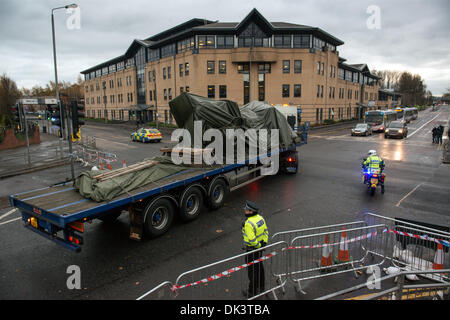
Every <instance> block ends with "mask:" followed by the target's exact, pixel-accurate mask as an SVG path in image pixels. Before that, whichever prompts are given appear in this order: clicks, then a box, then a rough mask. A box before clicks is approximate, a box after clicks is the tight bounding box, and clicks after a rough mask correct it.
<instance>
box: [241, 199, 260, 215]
mask: <svg viewBox="0 0 450 320" xmlns="http://www.w3.org/2000/svg"><path fill="white" fill-rule="evenodd" d="M244 209H245V210H250V211H253V212H258V211H259V208H258V206H257V205H256V203H254V202H253V201H250V200H247V201H246V202H245V207H244Z"/></svg>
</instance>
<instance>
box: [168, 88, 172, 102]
mask: <svg viewBox="0 0 450 320" xmlns="http://www.w3.org/2000/svg"><path fill="white" fill-rule="evenodd" d="M168 91H169V100H172V88H169V90H168Z"/></svg>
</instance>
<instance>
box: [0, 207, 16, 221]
mask: <svg viewBox="0 0 450 320" xmlns="http://www.w3.org/2000/svg"><path fill="white" fill-rule="evenodd" d="M16 210H17V209H16V208H14V209H12V210H11V211H8V212H7V213H5V214H4V215H2V216H0V220H2V219H3V218H5V217H7V216H9V215H10V214H12V213H14V212H15V211H16Z"/></svg>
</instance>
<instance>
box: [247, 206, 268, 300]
mask: <svg viewBox="0 0 450 320" xmlns="http://www.w3.org/2000/svg"><path fill="white" fill-rule="evenodd" d="M244 211H245V218H246V220H245V222H244V223H243V224H242V236H243V240H244V245H245V250H246V251H247V252H248V254H247V255H246V256H245V263H246V264H250V263H251V262H253V263H251V265H250V266H248V267H247V271H248V280H249V284H248V291H244V292H243V294H244V296H246V297H247V298H248V297H253V296H255V295H257V294H260V293H262V292H264V291H265V277H264V266H263V262H262V261H259V262H257V263H255V261H256V260H257V259H259V258H261V257H262V254H263V250H257V249H260V248H262V247H265V246H266V245H267V243H268V242H269V231H268V229H267V224H266V221H265V220H264V218H263V217H262V216H261V215H259V213H258V211H259V208H258V206H257V205H256V204H255V203H254V202H252V201H248V200H247V201H246V204H245V207H244Z"/></svg>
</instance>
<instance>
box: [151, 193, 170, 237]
mask: <svg viewBox="0 0 450 320" xmlns="http://www.w3.org/2000/svg"><path fill="white" fill-rule="evenodd" d="M144 216H145V222H144V230H145V234H146V235H147V236H149V237H150V238H156V237H159V236H161V235H162V234H164V233H166V232H167V230H169V227H170V225H171V224H172V221H173V216H174V206H173V204H172V202H171V201H170V200H169V199H166V198H160V199H157V200H155V201H153V202H151V203H150V204H149V205H148V206H147V208H145V214H144Z"/></svg>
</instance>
